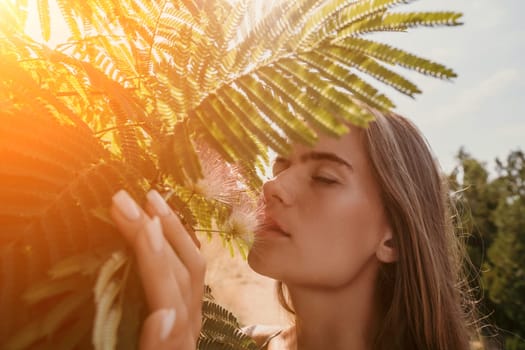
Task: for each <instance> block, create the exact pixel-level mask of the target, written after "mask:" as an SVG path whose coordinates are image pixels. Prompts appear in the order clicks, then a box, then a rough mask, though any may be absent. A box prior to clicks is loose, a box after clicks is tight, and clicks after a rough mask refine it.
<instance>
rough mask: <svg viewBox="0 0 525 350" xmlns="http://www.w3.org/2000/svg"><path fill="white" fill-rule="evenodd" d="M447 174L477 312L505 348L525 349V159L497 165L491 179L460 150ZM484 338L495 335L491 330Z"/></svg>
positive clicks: (519, 156)
mask: <svg viewBox="0 0 525 350" xmlns="http://www.w3.org/2000/svg"><path fill="white" fill-rule="evenodd" d="M457 158H458V161H459V165H458V166H457V167H456V169H455V170H454V171H453V172H452V174H451V175H450V178H451V180H452V184H453V185H452V189H453V190H454V191H456V194H457V198H458V204H459V205H458V207H459V208H460V214H461V215H460V216H461V219H460V220H459V223H460V224H461V225H460V230H461V231H463V232H465V233H467V234H469V235H468V236H467V243H468V252H469V255H470V258H471V260H472V269H471V272H472V273H471V275H472V279H473V280H477V278H478V277H480V278H481V289H480V290H478V293H479V294H478V297H479V298H480V299H481V298H483V299H482V302H481V311H482V313H486V314H489V315H490V316H489V317H488V321H489V322H490V323H492V324H494V325H495V326H496V327H497V328H498V329H497V330H496V332H497V333H499V336H501V337H502V342H503V343H504V344H505V349H508V350H517V349H525V155H524V153H523V151H521V150H516V151H512V152H511V153H510V154H509V155H508V157H507V159H506V160H505V161H500V160H497V161H496V172H495V176H493V177H491V176H490V174H489V171H488V169H487V168H486V165H484V164H482V163H480V162H479V161H477V160H476V159H474V158H472V157H471V156H470V155H469V154H468V153H467V152H465V151H464V150H463V149H462V150H460V151H459V153H458V156H457ZM488 333H493V331H489V332H488Z"/></svg>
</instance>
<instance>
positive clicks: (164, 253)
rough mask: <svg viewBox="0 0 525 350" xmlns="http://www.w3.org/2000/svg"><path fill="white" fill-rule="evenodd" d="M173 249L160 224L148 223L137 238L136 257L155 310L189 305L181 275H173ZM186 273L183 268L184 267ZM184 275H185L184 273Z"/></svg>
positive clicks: (150, 302) (158, 221)
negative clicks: (186, 303) (170, 253)
mask: <svg viewBox="0 0 525 350" xmlns="http://www.w3.org/2000/svg"><path fill="white" fill-rule="evenodd" d="M169 251H170V248H169V246H168V244H167V242H166V240H165V238H164V236H163V235H162V227H161V224H160V220H159V219H158V218H157V217H155V218H153V219H151V220H150V219H148V220H147V221H146V223H145V225H144V229H143V230H141V231H139V232H138V234H137V237H136V245H135V254H136V257H137V264H138V270H139V274H140V277H141V280H142V285H143V287H144V292H145V294H146V299H147V300H148V304H149V306H150V309H151V310H156V309H161V308H169V307H173V306H176V307H181V305H184V304H185V299H184V298H183V296H182V292H181V289H183V288H187V287H184V286H181V285H180V284H179V280H178V278H177V276H176V275H177V273H174V271H173V267H174V264H173V262H174V261H173V260H172V259H171V261H170V259H168V258H169ZM180 266H181V269H183V266H182V264H180ZM183 272H185V271H184V270H183Z"/></svg>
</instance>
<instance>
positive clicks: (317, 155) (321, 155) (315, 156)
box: [275, 151, 354, 171]
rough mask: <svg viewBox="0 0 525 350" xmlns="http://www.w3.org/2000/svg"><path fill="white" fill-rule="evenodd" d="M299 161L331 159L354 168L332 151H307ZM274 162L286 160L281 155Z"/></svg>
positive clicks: (351, 168)
mask: <svg viewBox="0 0 525 350" xmlns="http://www.w3.org/2000/svg"><path fill="white" fill-rule="evenodd" d="M300 159H301V162H306V161H309V160H328V161H331V162H335V163H337V164H340V165H344V166H345V167H347V168H348V169H349V170H352V171H353V170H354V167H353V166H352V165H351V164H350V163H348V162H347V161H346V160H344V159H343V158H341V157H339V156H337V155H335V154H334V153H330V152H316V151H312V152H308V153H305V154H303V155H301V158H300ZM275 161H276V162H278V161H279V162H282V161H287V160H286V159H285V158H283V157H277V159H276V160H275Z"/></svg>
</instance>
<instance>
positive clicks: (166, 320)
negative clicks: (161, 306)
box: [160, 309, 176, 340]
mask: <svg viewBox="0 0 525 350" xmlns="http://www.w3.org/2000/svg"><path fill="white" fill-rule="evenodd" d="M162 313H163V315H162V321H161V325H160V340H166V339H167V338H168V336H169V335H170V332H171V330H172V329H173V325H174V324H175V316H176V313H175V309H166V310H162Z"/></svg>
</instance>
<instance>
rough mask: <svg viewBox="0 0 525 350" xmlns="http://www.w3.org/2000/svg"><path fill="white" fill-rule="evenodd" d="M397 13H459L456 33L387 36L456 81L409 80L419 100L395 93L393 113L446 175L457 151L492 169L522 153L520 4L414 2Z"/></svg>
mask: <svg viewBox="0 0 525 350" xmlns="http://www.w3.org/2000/svg"><path fill="white" fill-rule="evenodd" d="M399 9H400V10H403V11H407V10H411V11H434V10H435V11H442V10H453V11H457V12H461V13H463V19H462V22H463V23H464V24H463V25H462V26H459V27H439V28H430V29H416V30H412V31H409V32H408V33H388V37H386V36H385V37H384V39H385V40H386V42H388V43H389V44H391V45H395V46H398V47H401V48H405V49H407V50H409V51H411V52H413V53H416V54H419V55H421V56H423V57H426V58H431V59H432V60H435V61H437V62H440V63H446V65H447V66H449V67H451V68H452V69H454V71H455V72H456V73H457V74H458V77H457V78H455V79H454V80H452V81H441V80H438V79H433V78H428V77H425V76H421V75H419V74H408V75H407V76H409V77H410V78H411V79H412V80H413V81H414V82H416V84H417V85H418V86H419V87H420V88H421V89H422V90H423V94H420V95H418V96H417V97H416V99H415V100H413V99H410V98H406V97H404V96H402V95H400V94H396V93H394V94H392V96H393V98H394V102H395V103H396V105H397V109H396V111H397V112H398V113H400V114H403V115H405V116H407V117H409V118H410V119H411V120H413V121H414V122H415V123H416V125H417V126H418V127H419V128H420V129H421V130H422V132H423V134H425V136H426V137H427V139H428V141H429V143H430V145H431V147H432V149H433V150H434V152H435V154H436V156H437V158H438V160H439V161H440V163H441V165H442V167H443V169H444V170H445V171H447V172H448V171H450V170H451V169H452V168H453V166H454V164H455V160H454V156H455V155H456V154H457V152H458V150H459V148H460V147H462V146H463V147H465V149H466V150H467V151H468V152H469V153H470V154H471V155H472V156H473V157H474V158H476V159H479V160H481V161H484V162H486V163H487V166H488V168H489V170H492V169H493V168H494V159H495V158H496V157H498V158H500V159H505V158H506V156H507V155H508V154H509V153H510V151H511V150H515V149H521V150H524V151H525V25H524V24H523V14H524V13H525V1H523V0H500V1H494V0H419V1H415V2H414V3H412V4H410V5H408V6H400V7H399ZM394 10H395V9H394ZM520 17H521V18H520ZM520 22H521V23H520ZM378 40H381V41H385V40H383V37H381V39H378ZM384 91H385V92H389V95H390V91H388V90H384Z"/></svg>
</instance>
